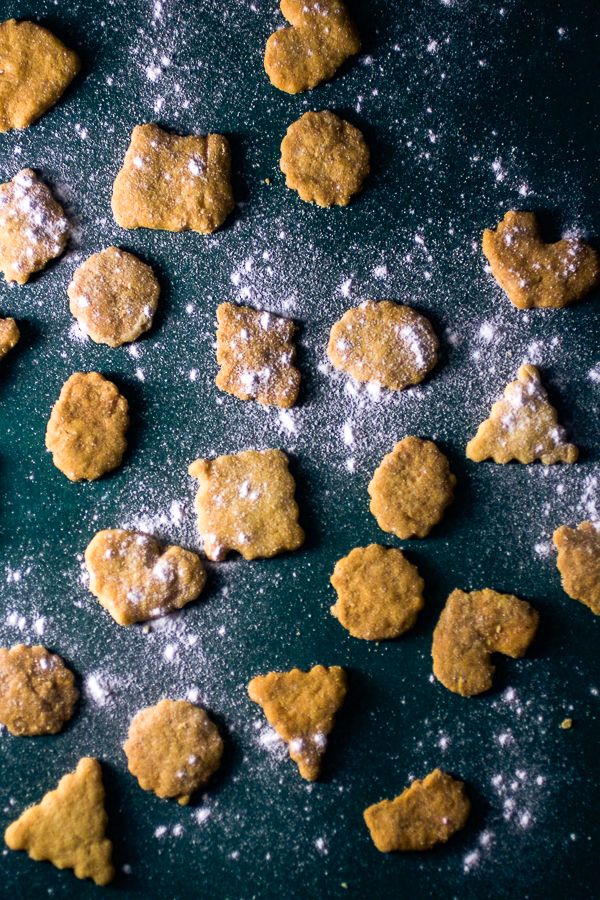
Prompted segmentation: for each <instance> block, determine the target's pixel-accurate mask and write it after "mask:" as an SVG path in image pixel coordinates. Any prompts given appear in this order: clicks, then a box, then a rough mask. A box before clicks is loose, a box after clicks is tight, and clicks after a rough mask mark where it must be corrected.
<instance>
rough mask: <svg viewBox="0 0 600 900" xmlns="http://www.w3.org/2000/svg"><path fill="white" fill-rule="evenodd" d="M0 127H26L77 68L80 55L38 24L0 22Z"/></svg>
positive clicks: (56, 97)
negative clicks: (0, 68) (68, 48)
mask: <svg viewBox="0 0 600 900" xmlns="http://www.w3.org/2000/svg"><path fill="white" fill-rule="evenodd" d="M0 60H1V67H2V71H0V131H9V130H10V129H11V128H27V126H28V125H31V124H32V123H33V122H35V120H36V119H39V117H40V116H42V115H43V114H44V113H45V112H46V111H47V110H49V109H50V107H51V106H54V104H55V103H56V102H57V100H59V98H60V97H61V96H62V94H63V93H64V91H65V90H66V89H67V87H68V85H69V84H70V83H71V81H72V80H73V78H75V76H76V75H77V73H78V72H79V69H80V63H79V57H78V56H77V54H76V53H74V52H73V51H72V50H67V48H66V47H65V45H64V44H63V43H62V42H61V41H59V40H58V38H56V37H54V35H53V34H52V33H51V32H50V31H48V30H47V29H46V28H42V26H41V25H34V24H33V22H16V21H15V20H14V19H8V21H7V22H2V24H1V25H0Z"/></svg>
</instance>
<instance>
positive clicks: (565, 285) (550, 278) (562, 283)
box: [483, 210, 600, 309]
mask: <svg viewBox="0 0 600 900" xmlns="http://www.w3.org/2000/svg"><path fill="white" fill-rule="evenodd" d="M483 252H484V253H485V255H486V257H487V259H488V262H489V264H490V268H491V270H492V274H493V275H494V278H495V279H496V281H497V282H498V284H499V285H500V287H502V288H504V290H505V291H506V293H507V294H508V296H509V298H510V300H512V302H513V303H514V305H515V306H518V307H519V309H530V308H531V307H541V308H542V309H544V308H547V307H550V308H552V309H562V307H564V306H568V305H569V304H570V303H574V302H575V301H576V300H580V299H581V298H582V297H585V295H586V294H588V293H589V292H590V291H591V290H592V289H593V288H595V287H597V286H598V285H599V284H600V256H599V255H598V253H597V252H596V250H594V248H593V247H590V245H589V244H586V243H585V241H582V240H580V239H577V238H563V240H562V241H557V243H555V244H547V243H546V242H545V241H544V240H543V238H542V235H541V230H540V226H539V222H538V220H537V218H536V216H535V214H534V213H531V212H515V211H514V210H510V211H509V212H507V213H506V215H505V216H504V219H503V220H502V222H500V224H499V225H498V227H497V228H496V230H493V229H491V228H486V230H485V231H484V232H483Z"/></svg>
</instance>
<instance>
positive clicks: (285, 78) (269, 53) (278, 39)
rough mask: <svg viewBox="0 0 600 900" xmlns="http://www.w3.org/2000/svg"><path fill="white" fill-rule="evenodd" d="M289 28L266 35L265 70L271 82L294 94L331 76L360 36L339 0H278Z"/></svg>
mask: <svg viewBox="0 0 600 900" xmlns="http://www.w3.org/2000/svg"><path fill="white" fill-rule="evenodd" d="M280 6H281V12H282V13H283V15H284V16H285V18H286V19H287V20H288V22H289V23H290V25H291V26H292V27H291V28H282V29H280V30H279V31H276V32H275V33H274V34H272V35H271V36H270V38H269V39H268V41H267V46H266V49H265V71H266V73H267V75H268V76H269V78H270V80H271V84H273V85H274V86H275V87H277V88H279V90H281V91H286V93H288V94H297V93H298V92H299V91H307V90H310V89H311V88H314V87H316V86H317V85H318V84H320V83H321V82H322V81H326V80H327V79H329V78H333V76H334V75H335V73H336V72H337V70H338V69H339V67H340V66H341V65H342V63H343V62H345V61H346V60H347V59H348V57H350V56H353V55H354V54H355V53H358V51H359V50H360V37H359V35H358V30H357V28H356V25H355V24H354V22H353V21H352V19H351V18H350V16H349V14H348V10H347V9H346V6H345V4H344V3H343V2H342V0H281V3H280Z"/></svg>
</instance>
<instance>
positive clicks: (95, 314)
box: [67, 247, 160, 347]
mask: <svg viewBox="0 0 600 900" xmlns="http://www.w3.org/2000/svg"><path fill="white" fill-rule="evenodd" d="M67 293H68V295H69V301H70V303H69V308H70V310H71V312H72V313H73V315H74V316H75V318H76V319H77V321H78V322H79V325H80V327H81V329H82V331H84V332H85V333H86V334H89V336H90V337H91V339H92V340H93V341H96V343H98V344H108V346H109V347H119V346H120V345H121V344H125V343H127V342H129V341H135V340H136V338H139V336H140V334H142V333H143V332H144V331H148V329H149V328H150V327H151V325H152V317H153V316H154V313H155V312H156V307H157V305H158V297H159V294H160V285H159V283H158V281H157V280H156V278H155V277H154V273H153V271H152V269H151V268H150V266H147V265H146V264H145V263H143V262H142V261H141V260H139V259H138V258H137V257H136V256H133V255H132V254H131V253H125V251H124V250H119V249H118V248H117V247H109V248H108V249H107V250H103V251H102V253H95V254H94V255H93V256H90V257H89V259H86V261H85V262H84V263H83V265H81V266H79V268H78V269H76V270H75V272H74V273H73V280H72V281H71V284H70V285H69V287H68V289H67Z"/></svg>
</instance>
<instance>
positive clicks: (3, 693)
mask: <svg viewBox="0 0 600 900" xmlns="http://www.w3.org/2000/svg"><path fill="white" fill-rule="evenodd" d="M78 697H79V691H78V690H77V688H76V687H75V678H74V677H73V673H72V672H71V670H70V669H69V668H67V666H66V665H65V663H64V662H63V660H62V659H61V658H60V656H56V655H55V654H54V653H50V652H49V651H48V650H46V648H45V647H28V646H25V645H24V644H18V645H17V646H16V647H12V648H11V649H10V650H0V722H1V723H2V725H5V726H6V727H7V728H8V730H9V731H10V732H11V733H12V734H15V735H18V736H19V737H23V736H26V737H31V736H32V735H38V734H56V733H57V732H59V731H60V730H61V728H62V727H63V725H64V724H65V722H68V721H69V719H70V718H71V716H72V715H73V711H74V709H75V704H76V703H77V698H78Z"/></svg>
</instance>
